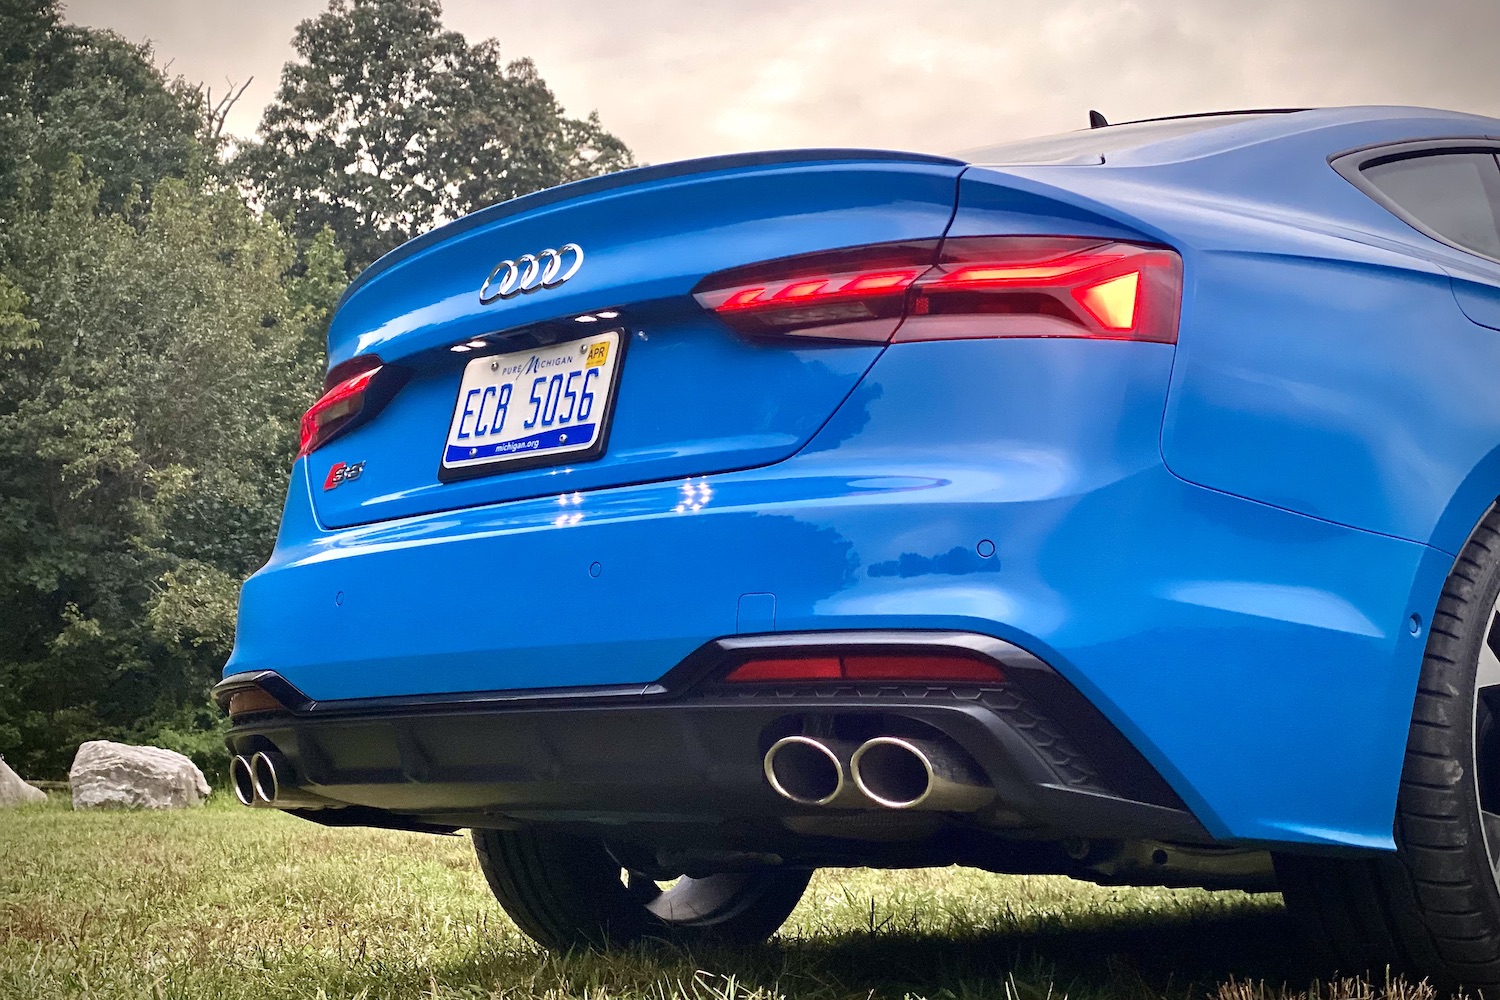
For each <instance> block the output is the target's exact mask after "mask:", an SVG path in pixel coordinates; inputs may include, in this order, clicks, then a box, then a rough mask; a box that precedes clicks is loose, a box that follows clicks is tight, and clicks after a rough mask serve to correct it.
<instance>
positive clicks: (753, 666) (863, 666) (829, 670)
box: [724, 653, 1005, 684]
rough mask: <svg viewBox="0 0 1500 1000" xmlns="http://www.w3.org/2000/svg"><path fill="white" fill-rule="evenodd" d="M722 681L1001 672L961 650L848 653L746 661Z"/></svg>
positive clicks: (975, 677)
mask: <svg viewBox="0 0 1500 1000" xmlns="http://www.w3.org/2000/svg"><path fill="white" fill-rule="evenodd" d="M724 679H725V680H726V681H730V682H733V683H736V684H757V683H758V684H764V683H774V682H778V681H830V680H835V681H836V680H848V681H956V682H968V683H977V684H998V683H1000V682H1002V681H1004V680H1005V674H1004V673H1003V672H1002V671H1001V670H1000V668H999V667H998V666H996V665H995V664H994V663H991V662H990V661H989V660H984V659H980V658H978V657H974V656H966V655H964V654H962V653H848V654H845V655H843V656H827V655H808V656H787V657H777V658H775V659H761V660H748V661H746V662H744V663H741V664H740V665H739V666H737V667H735V668H734V669H733V670H731V671H730V672H729V673H728V674H727V675H725V677H724Z"/></svg>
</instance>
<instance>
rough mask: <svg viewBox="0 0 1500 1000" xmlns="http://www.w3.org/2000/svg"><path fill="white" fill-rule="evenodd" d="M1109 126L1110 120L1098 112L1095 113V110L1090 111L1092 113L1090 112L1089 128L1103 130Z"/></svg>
mask: <svg viewBox="0 0 1500 1000" xmlns="http://www.w3.org/2000/svg"><path fill="white" fill-rule="evenodd" d="M1108 124H1109V122H1108V120H1106V119H1105V117H1104V116H1103V115H1101V114H1100V113H1099V112H1097V111H1094V110H1092V109H1090V111H1089V128H1103V127H1104V126H1106V125H1108Z"/></svg>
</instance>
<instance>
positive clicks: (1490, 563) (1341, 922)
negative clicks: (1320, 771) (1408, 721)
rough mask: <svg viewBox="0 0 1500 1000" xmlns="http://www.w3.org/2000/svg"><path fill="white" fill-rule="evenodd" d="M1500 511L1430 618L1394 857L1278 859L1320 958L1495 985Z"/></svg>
mask: <svg viewBox="0 0 1500 1000" xmlns="http://www.w3.org/2000/svg"><path fill="white" fill-rule="evenodd" d="M1497 599H1500V508H1491V509H1490V511H1489V513H1487V514H1486V515H1485V518H1484V520H1483V521H1482V522H1480V525H1479V527H1477V528H1476V529H1474V533H1473V534H1472V535H1471V536H1469V539H1468V541H1467V542H1466V543H1465V544H1464V547H1463V549H1462V551H1461V553H1460V555H1459V557H1458V560H1457V561H1456V562H1455V563H1454V566H1453V571H1452V572H1451V573H1450V574H1449V576H1448V580H1447V582H1446V583H1445V585H1444V587H1443V593H1442V597H1441V598H1440V600H1439V601H1438V606H1437V611H1436V613H1435V614H1434V616H1433V620H1432V622H1431V623H1430V629H1429V634H1428V639H1427V650H1426V654H1425V656H1424V658H1423V661H1422V672H1421V677H1420V679H1419V681H1418V684H1417V697H1416V703H1415V706H1414V708H1413V711H1412V725H1411V731H1410V734H1409V735H1408V737H1407V746H1406V761H1405V765H1404V767H1403V769H1402V774H1401V787H1400V792H1399V794H1398V797H1397V804H1396V823H1395V831H1394V832H1395V840H1396V853H1395V854H1394V855H1393V856H1384V857H1380V858H1376V859H1370V860H1357V861H1351V860H1336V859H1330V858H1318V857H1312V856H1303V855H1281V856H1278V857H1277V858H1276V873H1277V877H1278V879H1279V880H1280V882H1281V887H1282V894H1283V895H1284V896H1285V898H1286V902H1287V907H1288V909H1289V910H1290V911H1291V913H1292V916H1293V918H1294V919H1295V920H1296V921H1297V923H1298V924H1299V926H1300V929H1301V930H1302V932H1303V936H1304V937H1305V938H1306V939H1307V940H1308V943H1309V944H1310V945H1311V946H1312V948H1313V950H1314V952H1315V953H1316V956H1317V957H1318V958H1319V959H1320V960H1321V963H1322V964H1325V965H1330V966H1334V967H1337V968H1338V969H1339V970H1340V971H1342V972H1345V973H1360V972H1367V971H1373V972H1375V973H1377V974H1378V973H1379V972H1380V971H1381V970H1382V969H1384V968H1385V967H1387V966H1390V967H1392V968H1394V969H1396V970H1398V971H1404V972H1408V973H1411V974H1413V975H1415V976H1419V977H1427V978H1430V979H1432V980H1434V981H1435V982H1437V983H1438V984H1440V985H1442V986H1445V987H1452V986H1457V985H1463V986H1466V987H1469V988H1471V989H1483V990H1485V991H1487V992H1491V993H1494V992H1496V991H1500V887H1497V879H1500V865H1497V861H1500V656H1497V653H1500V619H1497V610H1500V607H1497Z"/></svg>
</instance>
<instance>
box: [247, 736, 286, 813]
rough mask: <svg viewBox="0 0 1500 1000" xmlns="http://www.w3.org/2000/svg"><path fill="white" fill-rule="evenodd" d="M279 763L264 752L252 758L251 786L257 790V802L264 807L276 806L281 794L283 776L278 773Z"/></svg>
mask: <svg viewBox="0 0 1500 1000" xmlns="http://www.w3.org/2000/svg"><path fill="white" fill-rule="evenodd" d="M276 756H277V757H280V756H281V755H280V754H277V755H276ZM277 763H278V761H276V760H273V759H272V757H271V755H270V754H268V753H266V752H265V751H264V750H262V751H260V752H258V753H256V755H255V756H253V757H251V758H250V785H251V787H252V788H253V789H254V790H255V800H256V801H257V802H259V803H260V804H262V805H267V806H273V805H275V804H276V799H277V798H278V797H279V796H280V794H281V776H280V775H279V774H277V773H276V772H277V767H276V765H277Z"/></svg>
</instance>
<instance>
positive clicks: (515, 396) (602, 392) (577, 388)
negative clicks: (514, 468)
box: [442, 330, 620, 472]
mask: <svg viewBox="0 0 1500 1000" xmlns="http://www.w3.org/2000/svg"><path fill="white" fill-rule="evenodd" d="M619 364H620V332H619V331H618V330H610V331H607V332H604V333H599V334H596V335H595V336H592V337H584V338H583V339H581V340H572V341H569V342H568V343H566V344H553V345H552V346H551V347H540V348H535V349H532V350H526V351H516V352H515V353H513V354H496V355H490V356H488V357H482V358H475V359H474V360H473V361H470V362H469V364H468V365H467V366H466V367H465V368H464V378H463V382H462V383H461V384H460V386H459V390H458V403H457V405H456V406H455V407H454V410H453V422H452V423H451V424H450V425H449V427H448V443H447V445H446V446H445V447H444V448H443V464H442V468H443V471H444V472H447V471H450V470H451V471H458V470H468V469H475V468H478V467H483V466H495V465H511V464H516V465H520V464H525V465H533V464H535V465H543V464H547V463H548V462H549V461H553V460H556V461H562V460H564V459H565V458H566V457H572V458H573V459H574V460H575V461H580V460H584V459H589V458H596V457H598V455H599V454H600V453H601V452H602V451H603V449H604V431H605V429H606V427H607V424H608V420H609V412H610V404H611V402H612V400H611V398H610V397H611V396H612V395H613V393H614V390H615V381H616V379H615V375H616V372H617V371H618V369H619Z"/></svg>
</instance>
